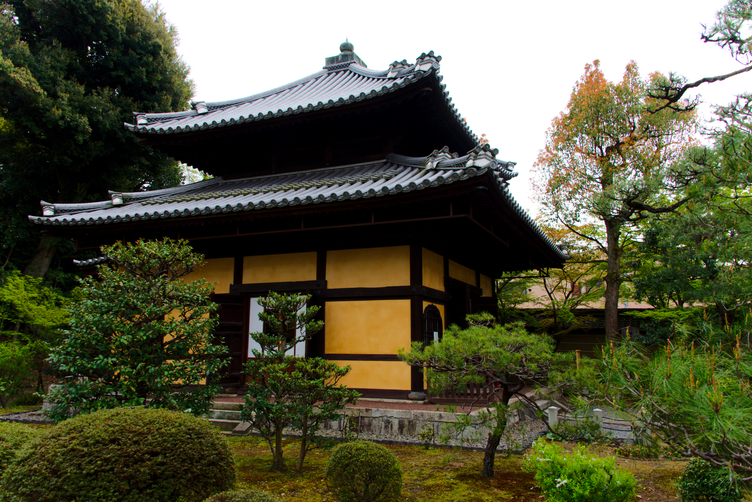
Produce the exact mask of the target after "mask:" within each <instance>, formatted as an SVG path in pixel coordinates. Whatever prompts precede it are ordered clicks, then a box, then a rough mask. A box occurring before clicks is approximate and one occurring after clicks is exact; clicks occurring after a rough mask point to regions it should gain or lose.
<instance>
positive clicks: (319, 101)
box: [124, 51, 480, 145]
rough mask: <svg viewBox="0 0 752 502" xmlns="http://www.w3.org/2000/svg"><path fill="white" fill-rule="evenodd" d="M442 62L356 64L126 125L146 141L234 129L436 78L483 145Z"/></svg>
mask: <svg viewBox="0 0 752 502" xmlns="http://www.w3.org/2000/svg"><path fill="white" fill-rule="evenodd" d="M440 61H441V56H436V55H434V53H433V51H431V52H429V53H427V54H426V53H423V54H421V55H420V56H419V57H418V58H417V59H416V62H415V64H412V65H408V64H407V63H406V62H405V61H402V62H397V61H395V62H394V63H392V64H391V65H390V66H389V69H387V70H384V71H374V70H370V69H368V68H366V67H364V66H361V65H359V64H358V63H357V62H352V63H350V64H347V65H337V66H333V67H330V68H329V69H325V70H322V71H320V72H317V73H314V74H312V75H309V76H308V77H305V78H302V79H300V80H296V81H295V82H291V83H289V84H286V85H283V86H280V87H277V88H275V89H271V90H268V91H264V92H261V93H258V94H254V95H251V96H247V97H245V98H240V99H235V100H229V101H219V102H210V103H207V102H203V101H199V102H194V103H193V109H192V110H188V111H182V112H172V113H139V112H134V116H135V118H136V124H129V123H127V122H126V123H124V126H125V127H126V128H127V129H128V130H130V131H132V132H133V133H135V134H137V135H139V136H142V137H143V136H154V135H174V134H184V133H191V132H196V131H203V130H208V129H216V128H223V127H231V126H234V125H239V124H244V123H250V122H258V121H263V120H271V119H275V118H279V117H284V116H289V115H296V114H303V113H310V112H314V111H318V110H325V109H329V108H334V107H339V106H346V105H349V104H352V103H357V102H361V101H364V100H370V99H374V98H378V97H380V96H384V95H386V94H391V93H393V92H395V91H398V90H400V89H404V88H406V87H409V86H411V85H414V84H415V83H416V82H418V81H420V80H422V79H424V78H427V77H430V76H433V78H435V79H436V81H437V85H438V86H439V88H440V89H441V91H442V99H443V100H444V103H445V105H446V106H447V107H448V109H449V110H450V112H451V113H452V115H453V116H454V119H455V121H456V123H457V124H458V125H459V126H460V128H461V129H462V130H463V131H464V132H465V133H466V134H467V135H468V137H469V138H470V139H471V140H472V142H473V143H474V144H475V145H478V144H480V141H479V138H478V136H477V135H475V134H474V133H473V132H472V130H471V129H470V128H469V127H468V126H467V123H466V122H465V121H464V120H463V118H462V116H461V115H460V113H459V111H458V110H457V108H456V107H455V105H454V104H453V103H452V99H451V97H449V92H448V91H447V90H446V85H445V84H442V83H441V81H442V80H443V76H442V75H440V74H439V70H440V65H439V62H440Z"/></svg>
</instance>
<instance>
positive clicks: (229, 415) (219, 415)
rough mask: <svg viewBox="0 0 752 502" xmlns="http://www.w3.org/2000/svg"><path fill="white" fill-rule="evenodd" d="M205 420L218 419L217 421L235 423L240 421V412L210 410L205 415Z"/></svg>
mask: <svg viewBox="0 0 752 502" xmlns="http://www.w3.org/2000/svg"><path fill="white" fill-rule="evenodd" d="M207 418H209V419H215V418H216V419H219V420H235V421H236V422H239V421H240V411H239V410H221V409H220V410H218V409H216V408H212V409H211V410H209V413H208V414H207Z"/></svg>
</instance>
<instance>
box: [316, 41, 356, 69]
mask: <svg viewBox="0 0 752 502" xmlns="http://www.w3.org/2000/svg"><path fill="white" fill-rule="evenodd" d="M324 61H325V62H324V68H325V69H327V70H342V69H344V68H347V67H348V66H350V65H351V64H352V63H357V64H359V65H360V66H362V67H364V68H367V65H366V64H365V63H364V62H363V60H362V59H360V58H359V57H358V55H357V54H355V46H354V45H353V44H352V42H350V40H349V39H348V38H345V41H344V42H342V43H341V44H340V45H339V54H337V55H336V56H332V57H330V58H326V59H325V60H324Z"/></svg>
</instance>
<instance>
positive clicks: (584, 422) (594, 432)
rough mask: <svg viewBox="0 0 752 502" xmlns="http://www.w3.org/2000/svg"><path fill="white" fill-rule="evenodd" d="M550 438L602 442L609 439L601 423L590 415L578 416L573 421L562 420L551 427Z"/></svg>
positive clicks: (577, 441) (564, 440)
mask: <svg viewBox="0 0 752 502" xmlns="http://www.w3.org/2000/svg"><path fill="white" fill-rule="evenodd" d="M547 436H548V438H549V439H553V440H555V441H563V442H566V443H602V442H605V441H606V440H607V439H608V436H607V434H606V433H605V432H604V431H603V428H602V427H601V424H599V423H598V422H596V421H595V420H594V419H592V418H590V417H578V418H577V419H575V420H572V421H561V422H559V423H558V424H557V425H556V426H553V427H551V432H549V433H548V434H547Z"/></svg>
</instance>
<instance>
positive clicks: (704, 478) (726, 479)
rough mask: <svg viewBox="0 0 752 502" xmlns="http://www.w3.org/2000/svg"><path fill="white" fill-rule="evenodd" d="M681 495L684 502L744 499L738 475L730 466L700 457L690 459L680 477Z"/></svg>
mask: <svg viewBox="0 0 752 502" xmlns="http://www.w3.org/2000/svg"><path fill="white" fill-rule="evenodd" d="M679 497H680V498H681V499H682V500H683V501H684V502H690V501H691V502H695V501H699V500H707V501H712V502H738V501H740V500H742V494H741V492H740V491H739V488H738V483H737V482H736V476H735V475H733V474H732V473H731V471H729V469H728V467H719V466H715V465H713V464H711V463H710V462H706V461H705V460H702V459H699V458H694V459H692V460H690V461H689V463H688V464H687V467H685V468H684V473H683V474H682V475H681V477H680V478H679Z"/></svg>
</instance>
